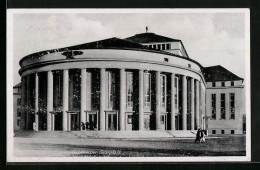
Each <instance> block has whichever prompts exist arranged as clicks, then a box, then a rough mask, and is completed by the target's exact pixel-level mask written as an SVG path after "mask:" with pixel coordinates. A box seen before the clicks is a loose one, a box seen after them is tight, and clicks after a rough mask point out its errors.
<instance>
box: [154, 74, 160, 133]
mask: <svg viewBox="0 0 260 170" xmlns="http://www.w3.org/2000/svg"><path fill="white" fill-rule="evenodd" d="M160 74H161V73H160V72H159V71H157V72H156V112H155V113H156V115H155V127H156V130H160V115H161V101H160V98H161V87H160V86H161V82H160V80H161V77H160Z"/></svg>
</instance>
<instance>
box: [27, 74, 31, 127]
mask: <svg viewBox="0 0 260 170" xmlns="http://www.w3.org/2000/svg"><path fill="white" fill-rule="evenodd" d="M30 85H31V77H30V75H28V76H27V84H26V86H27V88H26V89H27V91H26V93H27V95H26V96H27V98H26V101H27V102H26V104H27V108H28V109H29V110H31V107H32V103H31V89H30ZM29 121H30V113H29V111H28V110H27V112H26V129H27V130H29V124H30V123H29Z"/></svg>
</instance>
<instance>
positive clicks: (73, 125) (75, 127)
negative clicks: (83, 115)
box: [70, 114, 79, 131]
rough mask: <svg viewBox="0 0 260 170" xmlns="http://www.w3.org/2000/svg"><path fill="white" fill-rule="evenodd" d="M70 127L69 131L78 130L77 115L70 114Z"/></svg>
mask: <svg viewBox="0 0 260 170" xmlns="http://www.w3.org/2000/svg"><path fill="white" fill-rule="evenodd" d="M70 122H71V124H70V127H71V131H73V130H79V119H78V114H71V115H70Z"/></svg>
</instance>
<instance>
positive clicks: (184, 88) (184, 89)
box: [182, 75, 187, 130]
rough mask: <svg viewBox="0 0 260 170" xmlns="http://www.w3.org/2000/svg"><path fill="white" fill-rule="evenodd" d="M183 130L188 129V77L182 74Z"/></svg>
mask: <svg viewBox="0 0 260 170" xmlns="http://www.w3.org/2000/svg"><path fill="white" fill-rule="evenodd" d="M182 130H187V77H186V76H184V75H183V76H182Z"/></svg>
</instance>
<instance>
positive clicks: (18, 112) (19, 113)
mask: <svg viewBox="0 0 260 170" xmlns="http://www.w3.org/2000/svg"><path fill="white" fill-rule="evenodd" d="M21 115H22V113H21V110H20V109H19V108H18V109H17V117H21Z"/></svg>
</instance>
